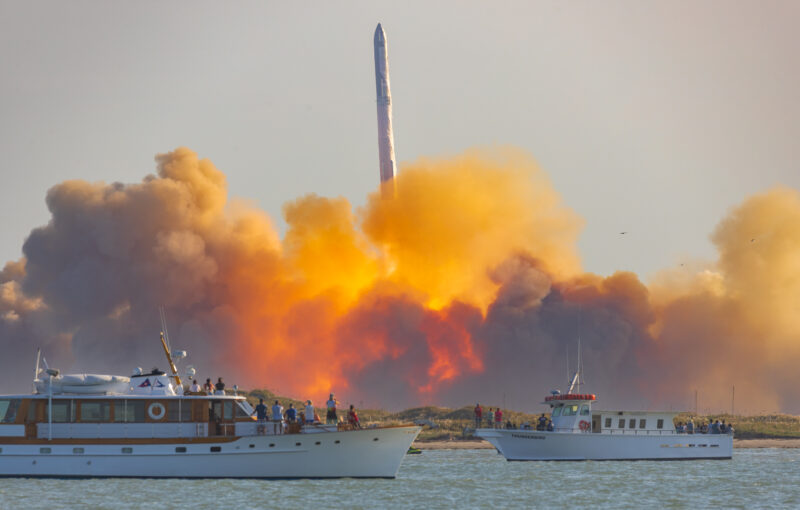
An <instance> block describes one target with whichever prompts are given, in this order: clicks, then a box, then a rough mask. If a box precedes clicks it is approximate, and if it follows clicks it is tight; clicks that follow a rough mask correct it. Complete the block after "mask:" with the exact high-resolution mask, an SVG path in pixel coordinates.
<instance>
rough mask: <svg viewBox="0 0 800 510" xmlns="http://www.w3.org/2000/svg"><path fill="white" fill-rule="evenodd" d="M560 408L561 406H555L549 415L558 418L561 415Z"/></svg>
mask: <svg viewBox="0 0 800 510" xmlns="http://www.w3.org/2000/svg"><path fill="white" fill-rule="evenodd" d="M561 409H562V408H561V406H559V407H556V408H555V409H553V414H552V415H551V416H550V417H551V418H558V417H559V416H561Z"/></svg>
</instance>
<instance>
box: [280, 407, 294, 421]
mask: <svg viewBox="0 0 800 510" xmlns="http://www.w3.org/2000/svg"><path fill="white" fill-rule="evenodd" d="M283 415H284V416H285V417H286V422H287V423H294V422H296V421H297V409H295V408H294V404H289V409H287V410H286V412H285V413H283Z"/></svg>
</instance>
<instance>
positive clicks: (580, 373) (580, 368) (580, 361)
mask: <svg viewBox="0 0 800 510" xmlns="http://www.w3.org/2000/svg"><path fill="white" fill-rule="evenodd" d="M582 311H583V310H582V309H581V307H580V306H578V386H580V385H581V384H584V383H585V382H586V381H585V380H584V379H583V351H582V350H581V318H582V316H583V314H582Z"/></svg>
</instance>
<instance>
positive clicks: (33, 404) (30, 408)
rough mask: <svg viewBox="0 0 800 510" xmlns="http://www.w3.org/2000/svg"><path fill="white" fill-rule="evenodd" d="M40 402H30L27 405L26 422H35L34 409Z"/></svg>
mask: <svg viewBox="0 0 800 510" xmlns="http://www.w3.org/2000/svg"><path fill="white" fill-rule="evenodd" d="M39 402H40V401H37V400H31V403H30V404H28V421H29V422H31V423H34V422H36V407H37V406H38V405H39Z"/></svg>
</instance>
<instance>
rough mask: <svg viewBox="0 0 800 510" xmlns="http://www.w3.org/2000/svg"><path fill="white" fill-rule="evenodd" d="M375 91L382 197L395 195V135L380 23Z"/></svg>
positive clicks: (375, 41)
mask: <svg viewBox="0 0 800 510" xmlns="http://www.w3.org/2000/svg"><path fill="white" fill-rule="evenodd" d="M374 46H375V89H376V93H377V96H378V157H379V159H380V169H381V195H382V196H383V197H384V198H392V197H394V194H395V188H394V174H395V171H396V168H397V166H396V163H395V159H394V134H393V133H392V93H391V91H390V90H389V55H388V51H387V44H386V34H385V33H384V32H383V27H381V24H380V23H378V28H376V29H375V40H374Z"/></svg>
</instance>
